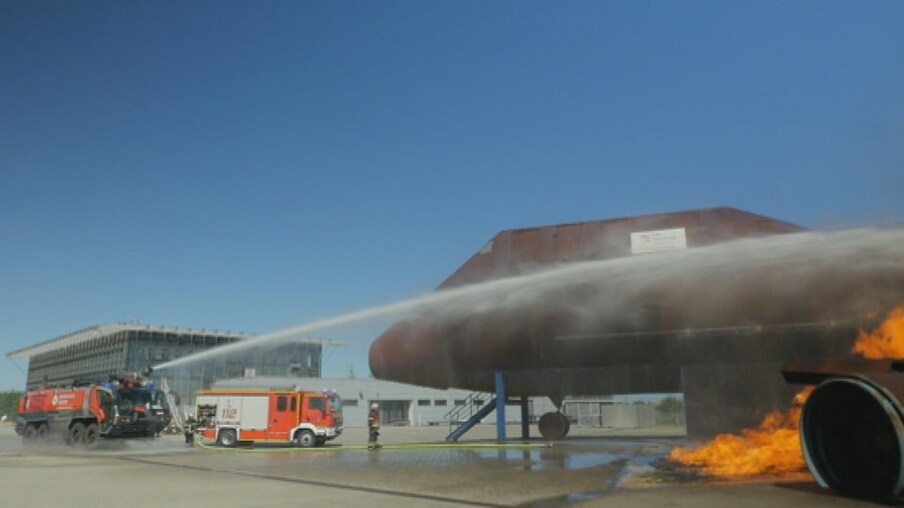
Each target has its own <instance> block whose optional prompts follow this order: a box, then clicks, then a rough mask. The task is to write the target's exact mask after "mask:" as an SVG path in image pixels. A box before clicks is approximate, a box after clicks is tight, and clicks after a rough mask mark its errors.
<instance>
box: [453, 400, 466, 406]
mask: <svg viewBox="0 0 904 508" xmlns="http://www.w3.org/2000/svg"><path fill="white" fill-rule="evenodd" d="M455 405H456V406H464V405H465V399H455Z"/></svg>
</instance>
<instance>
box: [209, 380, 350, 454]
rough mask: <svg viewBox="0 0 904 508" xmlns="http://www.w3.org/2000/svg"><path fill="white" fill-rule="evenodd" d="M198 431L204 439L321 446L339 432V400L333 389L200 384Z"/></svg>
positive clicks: (223, 441) (340, 401) (340, 419)
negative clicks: (235, 387)
mask: <svg viewBox="0 0 904 508" xmlns="http://www.w3.org/2000/svg"><path fill="white" fill-rule="evenodd" d="M196 418H197V420H198V431H199V432H200V433H201V435H202V436H203V437H204V439H206V440H209V441H216V442H217V444H219V445H222V446H230V447H231V446H235V445H236V443H238V442H240V441H249V442H250V441H269V442H286V443H295V444H297V445H298V446H302V447H310V446H321V445H323V444H324V443H326V442H327V441H329V440H331V439H335V438H337V437H339V435H340V434H342V400H341V399H340V398H339V396H338V395H337V394H335V393H332V392H305V391H300V390H202V391H200V392H198V409H197V414H196Z"/></svg>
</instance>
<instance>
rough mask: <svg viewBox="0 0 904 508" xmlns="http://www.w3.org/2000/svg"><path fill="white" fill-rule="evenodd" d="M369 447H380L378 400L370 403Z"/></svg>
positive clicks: (368, 415) (368, 419)
mask: <svg viewBox="0 0 904 508" xmlns="http://www.w3.org/2000/svg"><path fill="white" fill-rule="evenodd" d="M367 431H368V438H367V449H368V450H375V449H377V448H380V444H379V443H377V438H378V437H379V436H380V406H378V405H377V403H376V402H374V403H373V404H371V405H370V411H369V412H368V413H367Z"/></svg>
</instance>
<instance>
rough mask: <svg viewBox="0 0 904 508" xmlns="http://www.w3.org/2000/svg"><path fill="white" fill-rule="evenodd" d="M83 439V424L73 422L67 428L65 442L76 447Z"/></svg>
mask: <svg viewBox="0 0 904 508" xmlns="http://www.w3.org/2000/svg"><path fill="white" fill-rule="evenodd" d="M84 438H85V424H84V423H81V422H75V423H73V424H72V427H69V435H68V436H66V442H67V443H69V444H70V445H77V444H79V443H81V442H82V440H83V439H84Z"/></svg>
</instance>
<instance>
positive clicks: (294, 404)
mask: <svg viewBox="0 0 904 508" xmlns="http://www.w3.org/2000/svg"><path fill="white" fill-rule="evenodd" d="M289 400H290V401H291V402H290V404H291V408H292V412H293V413H294V412H295V411H298V399H296V398H295V397H292V398H291V399H289Z"/></svg>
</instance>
